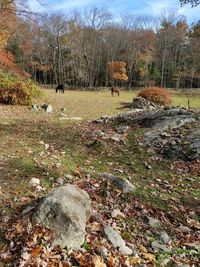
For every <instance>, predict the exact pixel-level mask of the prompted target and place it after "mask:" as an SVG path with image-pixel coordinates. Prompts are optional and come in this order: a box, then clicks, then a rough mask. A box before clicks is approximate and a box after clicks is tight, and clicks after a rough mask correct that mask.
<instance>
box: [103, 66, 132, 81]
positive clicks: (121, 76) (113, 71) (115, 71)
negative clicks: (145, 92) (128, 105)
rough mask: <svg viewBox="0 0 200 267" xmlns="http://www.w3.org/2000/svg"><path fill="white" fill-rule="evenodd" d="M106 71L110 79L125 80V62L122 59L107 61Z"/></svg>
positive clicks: (126, 78) (126, 77)
mask: <svg viewBox="0 0 200 267" xmlns="http://www.w3.org/2000/svg"><path fill="white" fill-rule="evenodd" d="M107 68H108V73H109V76H110V78H111V79H112V80H115V81H120V82H123V81H127V80H128V76H127V74H126V62H123V61H111V62H108V63H107Z"/></svg>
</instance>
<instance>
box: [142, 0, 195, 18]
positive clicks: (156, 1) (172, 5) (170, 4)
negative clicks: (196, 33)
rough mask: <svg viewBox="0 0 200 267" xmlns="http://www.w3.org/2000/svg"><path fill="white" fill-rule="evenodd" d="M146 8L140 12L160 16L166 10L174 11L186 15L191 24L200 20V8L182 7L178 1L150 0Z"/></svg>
mask: <svg viewBox="0 0 200 267" xmlns="http://www.w3.org/2000/svg"><path fill="white" fill-rule="evenodd" d="M145 3H146V6H145V8H144V9H142V10H140V12H142V11H143V12H145V13H148V14H151V15H153V16H158V15H160V14H161V13H162V12H163V11H165V10H174V11H175V12H176V13H177V14H178V15H184V16H186V17H187V19H188V21H189V22H193V21H195V20H198V19H199V13H200V6H197V7H195V8H192V7H191V6H190V5H186V6H183V7H181V6H180V3H179V2H178V1H177V0H150V1H149V0H148V1H145Z"/></svg>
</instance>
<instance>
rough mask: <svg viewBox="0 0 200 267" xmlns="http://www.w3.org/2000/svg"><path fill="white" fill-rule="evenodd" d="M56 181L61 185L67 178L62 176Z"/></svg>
mask: <svg viewBox="0 0 200 267" xmlns="http://www.w3.org/2000/svg"><path fill="white" fill-rule="evenodd" d="M56 182H57V183H58V184H59V185H63V184H64V183H65V180H64V179H63V178H62V177H59V178H58V179H57V180H56Z"/></svg>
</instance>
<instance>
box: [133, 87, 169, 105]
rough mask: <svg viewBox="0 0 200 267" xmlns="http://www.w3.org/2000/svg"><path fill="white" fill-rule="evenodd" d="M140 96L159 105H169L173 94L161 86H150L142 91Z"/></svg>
mask: <svg viewBox="0 0 200 267" xmlns="http://www.w3.org/2000/svg"><path fill="white" fill-rule="evenodd" d="M138 96H141V97H143V98H145V99H147V100H149V101H152V102H154V103H155V104H159V105H165V106H166V105H169V104H171V102H172V101H171V96H170V93H169V92H168V91H167V90H166V89H164V88H160V87H148V88H145V89H143V90H142V91H140V93H139V94H138Z"/></svg>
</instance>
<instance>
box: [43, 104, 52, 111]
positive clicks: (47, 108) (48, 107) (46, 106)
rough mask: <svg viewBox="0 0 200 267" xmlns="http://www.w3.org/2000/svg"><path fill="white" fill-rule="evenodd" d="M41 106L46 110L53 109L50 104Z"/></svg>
mask: <svg viewBox="0 0 200 267" xmlns="http://www.w3.org/2000/svg"><path fill="white" fill-rule="evenodd" d="M41 108H42V109H44V110H45V111H46V112H52V111H53V108H52V106H51V105H49V104H42V105H41Z"/></svg>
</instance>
